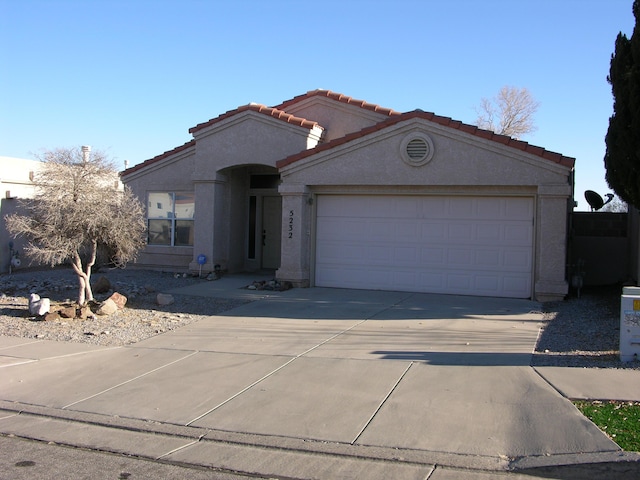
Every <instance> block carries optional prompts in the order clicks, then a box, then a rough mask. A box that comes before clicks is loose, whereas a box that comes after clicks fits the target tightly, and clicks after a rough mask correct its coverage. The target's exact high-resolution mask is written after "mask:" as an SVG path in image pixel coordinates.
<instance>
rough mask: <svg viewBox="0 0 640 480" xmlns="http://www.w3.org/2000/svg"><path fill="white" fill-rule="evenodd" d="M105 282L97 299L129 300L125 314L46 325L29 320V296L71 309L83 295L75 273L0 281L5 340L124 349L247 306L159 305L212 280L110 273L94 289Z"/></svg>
mask: <svg viewBox="0 0 640 480" xmlns="http://www.w3.org/2000/svg"><path fill="white" fill-rule="evenodd" d="M100 277H106V278H107V279H108V280H109V282H110V283H111V290H110V291H109V292H107V293H104V294H97V293H94V297H95V299H96V300H97V301H103V300H105V299H106V298H108V297H109V296H110V295H111V294H112V293H113V292H114V291H117V292H118V293H120V294H122V295H124V296H125V297H127V303H126V306H125V308H124V309H122V310H119V311H118V312H116V313H115V314H112V315H93V316H91V317H89V318H87V319H86V320H80V319H73V318H60V319H55V320H48V321H44V320H42V318H41V317H34V316H31V315H30V314H29V307H28V305H29V300H28V296H29V293H31V292H35V293H37V294H38V295H40V296H41V297H43V298H45V297H46V298H50V299H51V303H52V308H51V309H52V310H53V309H54V308H56V307H57V306H59V305H69V304H71V303H72V302H73V301H74V300H75V299H77V295H78V282H77V277H76V275H75V273H74V272H73V271H72V270H71V269H70V268H59V269H51V270H40V271H31V272H27V271H20V272H17V273H15V274H13V275H8V274H3V275H2V276H0V335H9V336H14V337H24V338H37V339H40V340H57V341H69V342H84V343H91V344H94V345H104V346H121V345H128V344H132V343H136V342H139V341H140V340H144V339H145V338H149V337H152V336H154V335H158V334H160V333H164V332H167V331H169V330H174V329H176V328H180V327H182V326H184V325H187V324H189V323H191V322H195V321H197V320H199V319H201V318H204V317H207V316H210V315H218V314H220V313H223V312H225V311H227V310H230V309H232V308H235V307H237V306H239V305H242V304H243V303H246V300H232V299H224V298H206V297H197V296H190V295H173V299H174V302H173V303H172V304H170V305H162V306H160V305H158V304H157V303H156V297H157V295H158V293H163V292H167V291H168V290H171V289H174V288H179V287H184V286H187V285H191V284H193V283H196V282H205V281H207V280H204V279H199V278H197V277H193V276H190V275H186V276H183V275H182V274H175V273H173V272H158V271H147V270H135V269H110V270H105V271H98V272H94V273H93V275H92V277H91V283H92V284H94V283H95V282H96V281H98V280H99V279H100Z"/></svg>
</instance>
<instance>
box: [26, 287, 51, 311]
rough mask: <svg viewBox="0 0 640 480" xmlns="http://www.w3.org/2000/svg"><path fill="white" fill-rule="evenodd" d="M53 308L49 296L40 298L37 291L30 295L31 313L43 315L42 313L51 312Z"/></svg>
mask: <svg viewBox="0 0 640 480" xmlns="http://www.w3.org/2000/svg"><path fill="white" fill-rule="evenodd" d="M50 309H51V300H49V299H48V298H40V295H38V294H37V293H32V294H31V295H29V313H30V314H31V315H37V316H39V317H41V316H42V315H44V314H46V313H49V310H50Z"/></svg>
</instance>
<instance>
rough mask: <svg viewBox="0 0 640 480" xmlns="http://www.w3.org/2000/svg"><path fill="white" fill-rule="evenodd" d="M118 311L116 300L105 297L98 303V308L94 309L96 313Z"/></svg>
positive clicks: (110, 313)
mask: <svg viewBox="0 0 640 480" xmlns="http://www.w3.org/2000/svg"><path fill="white" fill-rule="evenodd" d="M117 311H118V305H117V304H116V302H114V301H113V300H111V299H110V298H107V299H106V300H105V301H104V302H102V303H101V304H100V306H99V307H98V309H97V310H96V314H97V315H113V314H114V313H116V312H117Z"/></svg>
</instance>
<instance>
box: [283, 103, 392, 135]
mask: <svg viewBox="0 0 640 480" xmlns="http://www.w3.org/2000/svg"><path fill="white" fill-rule="evenodd" d="M287 113H291V114H293V115H296V116H298V117H302V118H307V119H310V120H313V121H315V122H318V123H319V124H320V125H322V126H323V127H324V129H325V132H324V136H323V141H325V142H328V141H331V140H333V139H334V138H341V137H344V136H345V135H347V134H348V133H352V132H358V131H360V130H362V129H363V128H366V127H370V126H372V125H375V124H376V123H379V122H381V121H383V120H384V119H386V118H388V115H385V114H382V113H377V112H373V111H371V110H365V109H362V108H360V107H357V106H354V105H349V104H346V103H340V102H336V101H334V100H330V99H328V98H326V97H322V96H314V97H311V98H308V99H305V100H303V101H301V102H299V103H298V104H296V105H293V106H291V107H288V108H287Z"/></svg>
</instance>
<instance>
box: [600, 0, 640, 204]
mask: <svg viewBox="0 0 640 480" xmlns="http://www.w3.org/2000/svg"><path fill="white" fill-rule="evenodd" d="M633 15H634V16H635V19H636V24H635V27H634V29H633V34H632V35H631V39H628V38H627V36H626V35H624V34H623V33H622V32H620V33H619V34H618V37H617V38H616V43H615V51H614V53H613V55H611V67H610V70H609V75H608V77H607V81H608V82H609V83H610V84H611V90H612V92H613V115H612V116H611V117H610V118H609V129H608V131H607V135H606V137H605V143H606V146H607V150H606V153H605V157H604V165H605V169H606V179H607V183H608V184H609V186H610V187H611V188H612V189H613V190H614V191H615V192H616V193H617V194H618V196H619V197H620V198H622V199H623V200H624V201H625V202H627V203H628V204H630V205H634V206H635V207H636V208H640V28H639V27H638V19H640V0H634V2H633Z"/></svg>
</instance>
